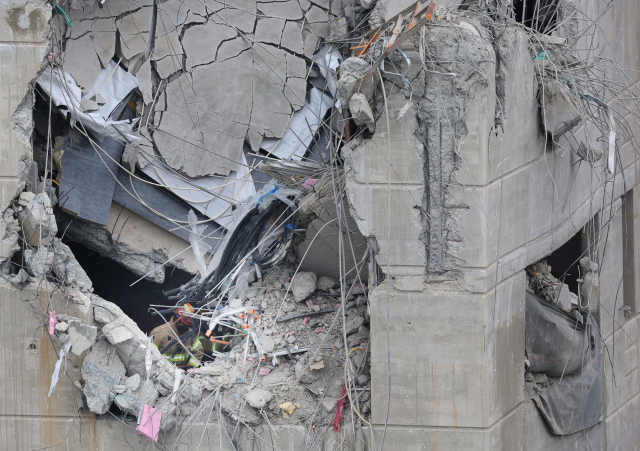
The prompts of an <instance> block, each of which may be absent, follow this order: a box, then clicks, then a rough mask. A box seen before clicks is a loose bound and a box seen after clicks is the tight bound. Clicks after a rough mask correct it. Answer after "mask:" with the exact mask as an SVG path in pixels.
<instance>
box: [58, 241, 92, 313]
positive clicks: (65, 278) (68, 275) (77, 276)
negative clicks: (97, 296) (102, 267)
mask: <svg viewBox="0 0 640 451" xmlns="http://www.w3.org/2000/svg"><path fill="white" fill-rule="evenodd" d="M52 248H53V253H54V254H55V258H54V262H53V272H54V273H55V274H56V276H57V277H58V279H59V280H61V281H62V282H63V283H64V284H65V285H66V286H69V287H73V288H76V289H78V290H79V291H83V292H90V291H93V284H92V283H91V279H89V276H87V273H86V272H85V271H84V269H82V266H80V263H78V261H77V260H76V259H75V257H74V255H73V252H72V251H71V249H70V248H69V246H67V245H66V244H64V243H63V242H62V240H60V239H59V238H54V240H53V247H52ZM76 303H82V304H87V302H86V300H85V299H82V300H81V302H80V301H77V300H76ZM87 305H88V304H87Z"/></svg>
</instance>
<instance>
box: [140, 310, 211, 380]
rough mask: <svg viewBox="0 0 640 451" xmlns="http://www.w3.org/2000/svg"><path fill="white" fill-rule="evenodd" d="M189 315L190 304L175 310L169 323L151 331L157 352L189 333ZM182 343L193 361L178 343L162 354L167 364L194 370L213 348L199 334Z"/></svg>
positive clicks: (190, 325) (191, 311)
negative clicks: (189, 367)
mask: <svg viewBox="0 0 640 451" xmlns="http://www.w3.org/2000/svg"><path fill="white" fill-rule="evenodd" d="M191 313H193V307H192V306H191V304H185V305H184V306H182V307H179V308H178V309H176V311H175V315H174V316H172V317H171V320H169V322H167V323H164V324H163V325H162V326H158V327H156V328H155V329H153V330H152V331H151V335H153V345H154V346H155V347H156V348H158V349H159V350H162V348H164V347H166V346H167V345H168V344H169V342H170V341H171V340H174V339H175V338H176V337H180V336H181V335H184V334H186V333H187V332H189V329H191V327H192V318H191V316H189V314H191ZM194 336H195V337H196V338H195V340H194V339H193V337H194ZM182 343H183V344H184V346H186V347H187V349H189V351H190V352H191V354H193V356H194V357H195V359H194V357H192V356H191V355H190V354H189V353H188V352H187V351H186V350H185V348H184V347H183V346H182V345H181V344H180V343H176V344H174V345H173V346H171V347H170V348H169V349H167V350H165V351H164V352H163V354H162V356H163V357H164V358H165V359H167V360H168V361H169V362H173V363H175V364H176V366H179V367H180V366H187V365H188V366H191V367H194V368H195V367H198V366H200V361H202V358H203V357H204V355H205V354H209V355H210V354H211V349H212V348H213V346H212V345H213V344H212V343H211V342H210V341H209V340H208V339H207V338H206V337H205V336H204V334H201V333H199V332H198V333H197V334H194V335H191V336H190V337H189V338H186V339H185V340H183V341H182Z"/></svg>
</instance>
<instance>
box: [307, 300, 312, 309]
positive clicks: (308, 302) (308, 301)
mask: <svg viewBox="0 0 640 451" xmlns="http://www.w3.org/2000/svg"><path fill="white" fill-rule="evenodd" d="M305 304H307V307H309V308H311V307H313V301H312V300H311V299H307V302H305Z"/></svg>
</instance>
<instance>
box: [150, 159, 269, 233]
mask: <svg viewBox="0 0 640 451" xmlns="http://www.w3.org/2000/svg"><path fill="white" fill-rule="evenodd" d="M241 157H242V158H241V160H240V162H241V163H243V164H244V166H242V165H240V166H239V170H238V173H236V172H235V171H231V173H230V174H229V176H228V177H217V176H208V177H196V178H190V177H187V176H181V175H178V174H176V172H175V171H172V170H171V169H169V168H167V167H166V166H165V165H163V164H162V163H160V162H158V161H151V162H150V164H149V165H147V166H145V167H144V169H142V172H144V173H145V174H147V175H148V176H149V177H151V178H152V179H154V180H155V181H156V182H158V183H161V184H163V185H164V186H165V187H166V188H167V189H169V190H171V191H172V192H173V194H175V195H176V196H177V197H179V198H181V199H182V200H184V201H185V202H186V203H188V204H190V205H191V206H192V207H193V208H195V209H196V210H198V211H199V212H200V213H202V214H203V215H205V216H207V217H209V218H211V219H215V220H216V222H217V223H218V224H220V225H222V226H223V227H224V226H226V224H227V223H228V222H229V218H230V215H231V212H232V208H231V207H232V204H236V205H237V204H239V203H241V202H243V201H244V200H245V199H247V198H248V197H249V196H251V195H253V194H255V192H256V190H255V188H254V184H253V179H252V178H251V173H250V172H249V168H248V167H247V161H246V159H245V157H244V154H242V155H241ZM199 188H204V189H199Z"/></svg>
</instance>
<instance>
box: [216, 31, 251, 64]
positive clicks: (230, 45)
mask: <svg viewBox="0 0 640 451" xmlns="http://www.w3.org/2000/svg"><path fill="white" fill-rule="evenodd" d="M250 48H251V46H250V45H249V44H248V43H247V41H246V40H245V39H244V38H243V37H240V36H238V37H237V38H235V39H232V40H230V41H224V42H223V43H222V44H220V48H219V49H218V55H217V58H216V59H217V61H220V62H222V61H226V60H228V59H230V58H234V57H236V56H238V55H239V54H240V53H242V52H244V51H246V50H249V49H250Z"/></svg>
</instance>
